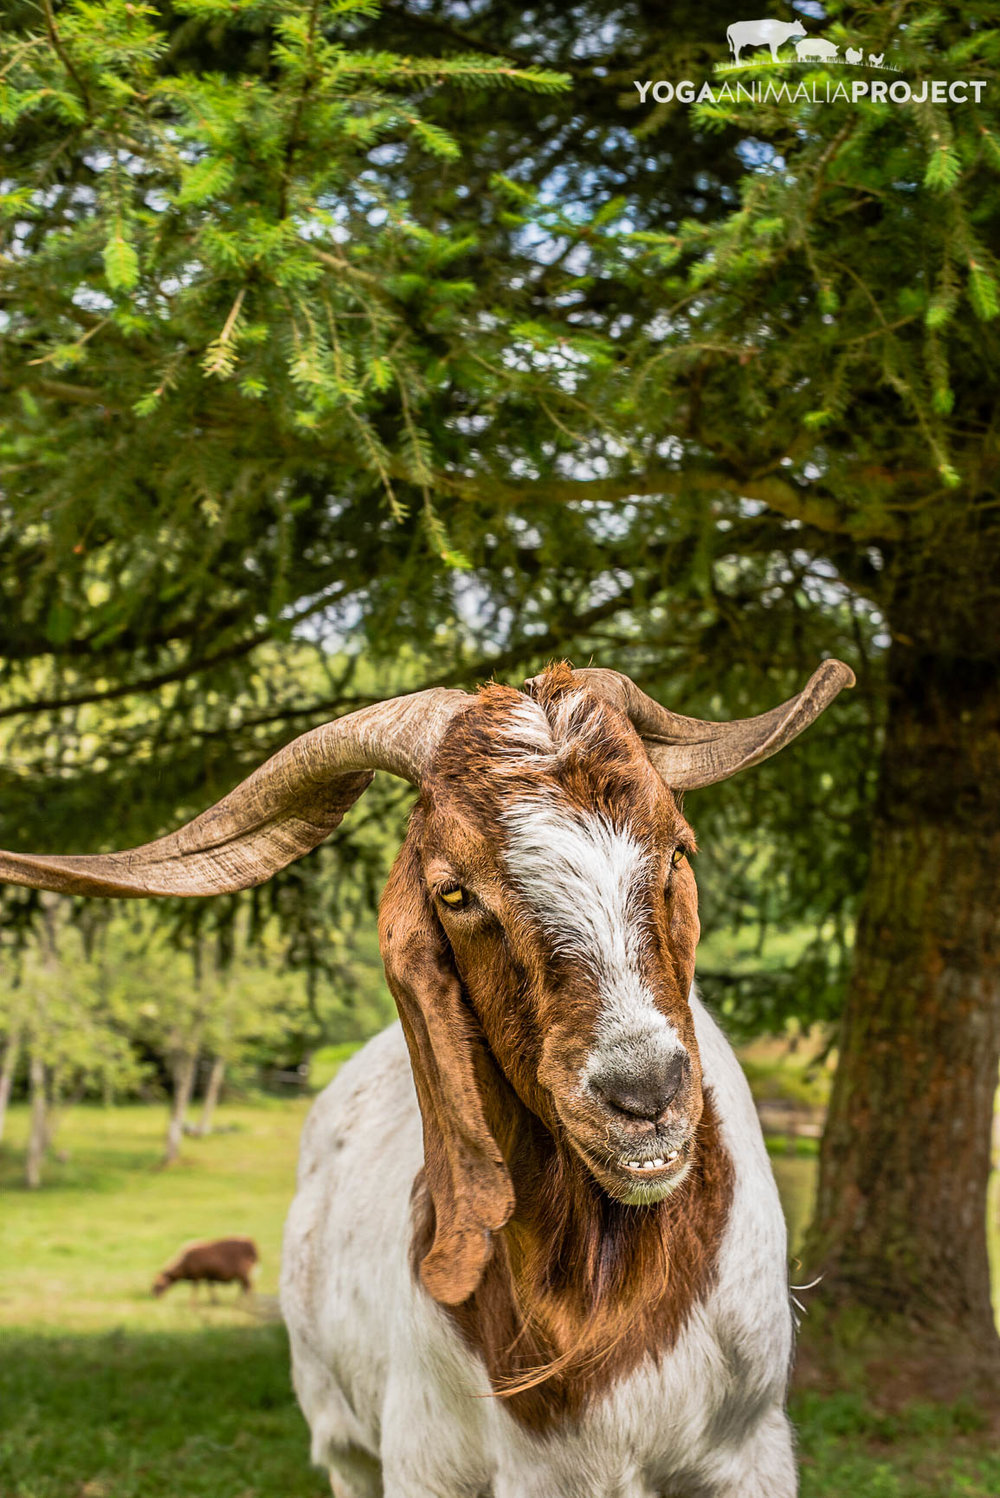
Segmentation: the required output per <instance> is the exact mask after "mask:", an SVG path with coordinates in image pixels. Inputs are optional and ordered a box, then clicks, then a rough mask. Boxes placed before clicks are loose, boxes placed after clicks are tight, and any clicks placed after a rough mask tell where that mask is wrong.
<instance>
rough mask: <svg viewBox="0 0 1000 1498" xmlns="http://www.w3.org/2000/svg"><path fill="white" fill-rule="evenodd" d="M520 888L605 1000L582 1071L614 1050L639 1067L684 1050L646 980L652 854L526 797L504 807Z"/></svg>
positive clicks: (578, 815) (592, 816) (612, 830)
mask: <svg viewBox="0 0 1000 1498" xmlns="http://www.w3.org/2000/svg"><path fill="white" fill-rule="evenodd" d="M503 823H504V826H505V828H506V833H507V863H508V867H509V869H510V876H511V880H512V882H513V884H514V887H515V889H516V890H517V893H518V894H519V895H520V896H521V898H522V899H523V900H524V902H525V904H526V905H527V906H528V908H529V909H530V910H531V912H532V913H533V915H534V916H535V918H536V920H537V921H538V923H539V925H540V926H541V928H542V931H543V932H544V934H545V937H546V939H547V941H549V942H550V943H551V945H552V948H553V951H554V952H556V953H559V954H563V955H565V956H571V957H574V958H576V959H577V960H578V961H582V962H584V963H586V965H587V966H588V967H589V968H590V970H591V972H592V973H593V975H594V978H595V980H596V982H597V986H598V991H599V993H600V996H601V1007H600V1012H599V1014H598V1020H597V1029H596V1033H595V1036H594V1045H593V1049H592V1051H591V1055H590V1058H589V1060H588V1064H587V1067H586V1069H585V1076H586V1073H587V1072H589V1071H590V1070H591V1068H592V1067H594V1066H595V1065H598V1064H600V1063H602V1062H603V1061H605V1060H606V1059H607V1058H608V1056H609V1054H610V1053H611V1052H612V1051H618V1052H621V1051H626V1052H627V1053H628V1059H629V1060H630V1062H632V1063H633V1064H634V1065H635V1066H636V1067H641V1066H642V1063H643V1059H644V1053H645V1055H648V1054H649V1052H650V1050H657V1051H662V1049H663V1047H664V1046H665V1045H666V1046H667V1047H668V1048H669V1049H673V1048H674V1047H678V1048H679V1047H680V1045H681V1042H680V1038H679V1036H678V1035H677V1032H676V1030H675V1029H674V1027H673V1025H671V1024H670V1023H669V1021H668V1020H667V1019H666V1018H665V1017H664V1016H663V1015H662V1014H661V1013H660V1011H659V1010H658V1009H657V1007H656V1002H655V1000H654V998H653V995H652V993H651V992H650V989H649V986H648V984H647V983H646V982H645V980H644V978H643V976H642V957H643V951H644V948H645V944H646V934H645V925H646V922H647V921H648V918H649V903H648V902H649V890H650V876H651V872H652V869H653V856H652V853H651V852H650V851H649V850H647V849H645V848H643V847H642V845H641V844H640V843H639V842H638V841H637V840H636V838H634V837H633V836H632V835H631V834H630V833H628V832H626V831H622V830H621V829H619V828H617V827H615V826H614V825H613V824H612V823H611V822H610V821H609V820H608V819H607V817H604V816H601V814H600V813H598V812H591V811H580V810H576V809H574V808H572V807H570V806H568V805H566V804H565V803H564V802H562V801H560V800H558V799H556V798H555V797H554V796H551V795H549V796H545V797H531V796H526V797H524V798H522V799H521V800H519V801H517V802H516V803H515V804H514V805H513V806H512V807H510V808H509V810H507V811H505V812H504V813H503Z"/></svg>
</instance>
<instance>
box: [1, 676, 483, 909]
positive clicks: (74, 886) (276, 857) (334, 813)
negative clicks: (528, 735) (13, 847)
mask: <svg viewBox="0 0 1000 1498" xmlns="http://www.w3.org/2000/svg"><path fill="white" fill-rule="evenodd" d="M470 700H471V699H470V697H469V696H468V695H467V694H466V693H465V692H457V691H451V690H449V689H448V688H445V687H432V688H430V689H429V690H427V691H424V692H414V693H413V694H412V695H411V696H408V697H395V698H393V699H392V700H391V701H388V702H377V703H374V704H373V705H372V706H371V707H364V708H361V709H360V710H359V711H358V712H356V713H349V714H348V715H347V717H344V718H337V719H335V720H334V721H333V722H332V723H323V724H321V726H320V727H319V728H313V729H311V730H310V731H309V732H308V733H304V734H302V735H301V736H300V737H299V738H297V739H293V740H292V742H291V743H290V744H286V745H285V747H284V749H279V751H278V753H277V754H275V755H274V756H273V757H272V758H271V759H269V760H267V762H266V763H265V764H263V765H261V766H260V768H259V769H258V770H255V771H254V772H253V774H252V775H250V776H248V777H247V779H246V780H244V781H243V782H242V783H241V784H240V785H238V786H237V787H236V789H235V790H234V791H230V793H229V795H228V796H225V797H224V798H223V799H222V800H221V801H219V802H218V803H217V804H216V805H215V806H212V807H210V808H209V810H208V811H204V812H202V814H201V816H199V817H195V819H194V821H193V822H188V823H187V825H186V826H184V827H181V828H179V829H178V830H177V831H176V832H171V833H168V834H167V836H166V837H161V838H158V839H157V840H156V841H155V842H152V843H144V844H143V846H142V847H141V848H129V849H127V850H125V851H124V852H121V853H98V854H91V855H81V856H73V855H67V856H63V855H60V854H31V853H6V852H3V851H2V850H0V883H3V882H6V883H8V884H26V885H30V886H32V887H33V888H35V889H51V890H57V891H58V892H60V893H61V894H71V895H105V896H114V897H118V898H125V899H128V898H138V897H140V896H143V895H219V894H228V893H231V892H232V891H233V890H238V889H249V888H250V886H251V885H254V884H262V883H263V882H264V880H265V879H269V878H270V877H271V875H272V874H275V873H277V871H278V870H279V869H283V868H285V866H286V865H287V864H290V863H292V862H293V861H294V860H295V859H296V858H301V857H302V855H303V854H305V853H310V852H311V851H312V849H313V848H315V847H317V846H318V845H319V844H320V843H321V842H322V841H323V839H324V838H326V837H328V836H329V835H330V833H331V832H333V830H334V828H335V827H337V826H338V824H339V823H340V821H341V819H342V817H343V816H344V813H345V812H346V811H347V810H348V808H349V807H351V806H352V805H353V804H354V802H355V801H356V800H357V799H358V797H359V796H360V795H361V793H362V791H364V790H365V788H366V787H367V786H368V785H369V784H370V782H371V779H372V772H373V771H374V770H388V771H389V772H390V773H391V774H393V775H399V776H400V777H401V778H402V779H403V780H409V781H410V782H411V783H412V784H414V785H418V784H419V783H420V778H421V776H422V774H423V772H424V770H425V768H426V766H427V764H428V763H429V761H430V759H431V757H432V756H433V754H434V752H435V750H436V749H437V746H438V744H439V743H440V742H441V739H442V737H443V735H444V732H445V729H446V728H447V726H448V724H449V723H450V722H451V719H452V718H453V717H454V715H455V713H456V712H458V711H459V710H460V709H461V708H462V707H463V706H464V705H465V704H467V703H468V702H469V701H470Z"/></svg>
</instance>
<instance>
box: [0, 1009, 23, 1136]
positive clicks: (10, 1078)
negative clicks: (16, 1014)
mask: <svg viewBox="0 0 1000 1498" xmlns="http://www.w3.org/2000/svg"><path fill="white" fill-rule="evenodd" d="M20 1053H21V1035H20V1032H19V1031H17V1030H14V1031H12V1032H11V1034H10V1035H9V1036H8V1037H7V1044H6V1046H5V1047H4V1053H3V1066H0V1139H3V1136H4V1129H5V1128H6V1125H7V1104H8V1103H9V1102H10V1094H11V1089H12V1088H13V1086H14V1073H15V1071H16V1070H17V1058H18V1056H19V1055H20Z"/></svg>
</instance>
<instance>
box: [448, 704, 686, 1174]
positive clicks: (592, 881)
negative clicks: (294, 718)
mask: <svg viewBox="0 0 1000 1498" xmlns="http://www.w3.org/2000/svg"><path fill="white" fill-rule="evenodd" d="M419 840H420V860H421V865H422V870H423V877H424V881H425V885H426V890H427V894H428V896H429V899H430V901H431V903H432V906H433V908H434V910H435V911H436V915H437V919H438V921H439V922H440V926H441V928H442V930H443V932H444V935H445V937H446V939H447V944H448V946H449V947H450V949H451V954H452V956H453V961H454V965H455V968H456V969H457V972H458V975H459V977H460V979H461V983H462V987H463V989H464V993H465V995H466V997H467V999H468V1002H469V1004H470V1005H471V1007H472V1009H473V1010H474V1012H475V1015H476V1016H477V1018H478V1020H479V1024H480V1025H481V1027H482V1030H483V1033H484V1034H485V1037H486V1041H487V1043H488V1045H489V1048H490V1050H491V1051H492V1053H493V1056H494V1057H495V1058H496V1061H497V1062H498V1063H499V1065H500V1068H501V1069H502V1071H503V1072H504V1074H505V1075H506V1077H507V1079H508V1081H509V1082H510V1084H511V1085H512V1086H513V1088H514V1089H515V1091H516V1092H517V1094H518V1096H519V1097H520V1099H521V1101H522V1102H523V1103H524V1104H525V1105H526V1106H527V1107H528V1108H529V1109H530V1110H531V1111H532V1112H533V1113H535V1114H536V1115H537V1116H538V1117H540V1118H541V1119H542V1120H543V1121H544V1122H545V1124H546V1125H547V1126H548V1127H549V1129H550V1130H552V1132H553V1133H555V1134H556V1135H557V1136H561V1137H564V1138H565V1139H567V1140H568V1141H569V1143H570V1144H571V1145H572V1147H573V1148H574V1149H575V1151H576V1152H577V1154H578V1155H579V1156H580V1157H581V1158H582V1160H583V1161H584V1163H585V1164H586V1166H587V1168H588V1169H589V1170H590V1172H591V1173H592V1175H593V1176H594V1177H595V1178H596V1180H597V1181H598V1182H599V1183H600V1185H601V1186H602V1187H603V1188H604V1189H605V1190H606V1191H608V1192H609V1193H610V1194H611V1195H613V1196H615V1197H617V1198H618V1199H619V1200H621V1201H623V1202H627V1203H633V1204H640V1203H647V1202H653V1201H657V1200H659V1199H661V1198H662V1197H664V1196H666V1195H667V1194H668V1193H669V1192H670V1191H671V1190H672V1189H673V1188H674V1187H675V1186H676V1185H677V1184H678V1183H679V1182H680V1181H681V1180H682V1179H683V1177H684V1175H685V1173H686V1171H687V1169H688V1166H689V1163H690V1160H691V1155H692V1150H693V1148H694V1141H695V1135H696V1130H697V1126H698V1120H699V1118H700V1116H701V1107H702V1098H701V1068H700V1065H699V1060H698V1049H697V1045H696V1042H695V1036H694V1026H693V1021H692V1016H691V1010H690V1008H689V1005H688V994H689V990H690V987H691V981H692V977H693V971H694V951H695V945H696V943H697V940H698V917H697V897H696V891H695V884H694V878H693V876H692V872H691V868H690V865H689V863H688V854H689V853H690V852H691V850H692V848H693V844H694V837H693V834H692V832H691V829H690V827H689V826H688V824H687V823H686V822H685V820H684V818H683V816H682V815H681V812H680V810H679V808H678V806H677V803H676V801H675V799H674V797H673V795H672V793H671V792H670V791H669V790H668V789H667V788H666V787H665V786H664V784H663V782H662V781H661V780H660V778H659V776H658V775H657V774H656V772H655V771H654V770H653V768H652V766H651V765H650V762H649V759H648V757H647V754H646V751H645V749H644V748H643V745H642V742H641V740H640V739H639V737H638V735H637V734H636V732H635V730H634V729H633V728H632V726H631V725H630V724H629V722H628V721H627V720H626V718H625V717H624V716H623V715H622V714H620V713H619V712H618V711H617V710H616V709H614V708H613V707H611V706H609V705H608V704H607V703H604V702H601V701H599V700H598V699H597V698H595V697H592V696H591V695H590V694H589V693H587V692H585V691H579V690H577V691H566V692H564V693H562V694H544V695H543V696H542V699H541V701H540V702H535V701H533V700H531V699H530V698H527V697H525V696H523V695H522V694H519V693H514V692H510V691H507V690H506V689H502V688H492V689H489V690H488V691H487V692H486V693H484V694H483V695H482V696H481V697H480V699H479V700H478V702H477V703H476V705H475V706H474V707H472V708H470V710H469V711H468V712H467V713H464V714H463V715H462V716H461V718H460V719H459V720H458V721H457V722H456V723H455V724H454V725H453V727H452V729H451V730H450V732H449V734H448V735H447V736H446V738H445V740H444V742H443V744H442V747H441V750H440V752H439V754H438V757H437V760H436V762H435V764H434V766H433V771H432V773H431V774H430V775H429V776H428V777H427V779H426V781H425V787H424V797H423V802H422V811H421V814H420V817H419Z"/></svg>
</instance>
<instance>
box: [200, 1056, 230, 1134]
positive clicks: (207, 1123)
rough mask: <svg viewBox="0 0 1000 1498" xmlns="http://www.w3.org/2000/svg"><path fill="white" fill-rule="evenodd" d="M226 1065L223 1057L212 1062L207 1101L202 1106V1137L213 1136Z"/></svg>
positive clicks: (206, 1091) (206, 1092)
mask: <svg viewBox="0 0 1000 1498" xmlns="http://www.w3.org/2000/svg"><path fill="white" fill-rule="evenodd" d="M225 1072H226V1063H225V1061H223V1059H222V1057H221V1056H216V1057H215V1060H214V1061H213V1062H212V1070H211V1072H210V1073H209V1078H208V1086H207V1087H206V1088H205V1099H204V1102H203V1103H202V1106H201V1118H200V1120H199V1122H198V1133H199V1134H200V1135H202V1136H204V1135H206V1134H211V1132H212V1118H213V1115H214V1113H215V1106H216V1104H217V1103H218V1101H219V1093H220V1092H221V1090H222V1078H223V1077H224V1076H225Z"/></svg>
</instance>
